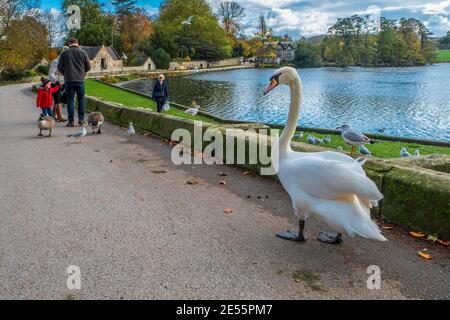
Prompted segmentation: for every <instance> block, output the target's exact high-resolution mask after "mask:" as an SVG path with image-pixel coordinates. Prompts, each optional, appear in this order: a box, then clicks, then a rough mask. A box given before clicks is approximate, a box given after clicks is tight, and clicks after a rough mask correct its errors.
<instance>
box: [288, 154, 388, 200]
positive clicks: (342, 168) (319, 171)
mask: <svg viewBox="0 0 450 320" xmlns="http://www.w3.org/2000/svg"><path fill="white" fill-rule="evenodd" d="M288 166H289V168H288V170H289V171H290V173H289V175H290V176H291V177H292V179H295V182H294V183H295V184H296V185H297V186H298V187H300V188H301V189H302V190H303V191H304V192H307V193H308V194H310V195H312V196H314V197H317V198H322V199H329V200H335V199H341V198H345V197H348V196H349V195H356V196H358V197H360V198H362V199H367V200H372V201H378V200H381V199H382V198H383V195H382V194H381V193H380V191H378V188H377V186H376V185H375V183H374V182H373V181H372V180H370V179H369V178H367V177H366V176H365V174H361V173H358V172H356V171H355V170H354V169H353V164H349V163H342V162H338V161H332V160H324V159H320V158H311V159H299V160H298V161H292V162H290V163H289V164H288Z"/></svg>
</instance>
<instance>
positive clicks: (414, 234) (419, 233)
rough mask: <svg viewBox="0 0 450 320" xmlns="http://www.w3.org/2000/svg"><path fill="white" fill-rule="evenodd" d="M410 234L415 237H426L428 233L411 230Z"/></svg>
mask: <svg viewBox="0 0 450 320" xmlns="http://www.w3.org/2000/svg"><path fill="white" fill-rule="evenodd" d="M409 234H410V235H412V236H413V237H414V238H425V237H426V234H425V233H423V232H420V231H411V232H410V233H409Z"/></svg>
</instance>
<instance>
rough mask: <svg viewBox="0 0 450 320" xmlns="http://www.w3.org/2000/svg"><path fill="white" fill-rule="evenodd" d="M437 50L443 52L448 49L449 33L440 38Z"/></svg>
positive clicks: (449, 47) (449, 43) (449, 44)
mask: <svg viewBox="0 0 450 320" xmlns="http://www.w3.org/2000/svg"><path fill="white" fill-rule="evenodd" d="M439 49H441V50H445V49H450V31H448V32H447V35H446V36H444V37H442V38H441V39H440V40H439Z"/></svg>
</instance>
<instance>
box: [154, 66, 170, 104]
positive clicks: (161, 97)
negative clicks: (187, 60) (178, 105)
mask: <svg viewBox="0 0 450 320" xmlns="http://www.w3.org/2000/svg"><path fill="white" fill-rule="evenodd" d="M152 99H153V100H155V102H156V106H157V110H158V112H161V111H162V108H163V105H164V103H166V102H167V101H169V89H168V88H167V83H166V81H165V80H164V75H162V74H160V75H159V76H158V80H156V81H155V84H154V85H153V92H152Z"/></svg>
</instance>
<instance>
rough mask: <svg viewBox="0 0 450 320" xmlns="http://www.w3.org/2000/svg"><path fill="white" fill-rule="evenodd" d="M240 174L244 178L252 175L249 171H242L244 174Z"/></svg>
mask: <svg viewBox="0 0 450 320" xmlns="http://www.w3.org/2000/svg"><path fill="white" fill-rule="evenodd" d="M242 174H243V175H244V176H251V175H252V173H251V172H250V171H244V172H242Z"/></svg>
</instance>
